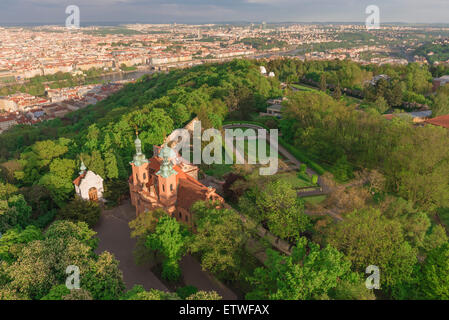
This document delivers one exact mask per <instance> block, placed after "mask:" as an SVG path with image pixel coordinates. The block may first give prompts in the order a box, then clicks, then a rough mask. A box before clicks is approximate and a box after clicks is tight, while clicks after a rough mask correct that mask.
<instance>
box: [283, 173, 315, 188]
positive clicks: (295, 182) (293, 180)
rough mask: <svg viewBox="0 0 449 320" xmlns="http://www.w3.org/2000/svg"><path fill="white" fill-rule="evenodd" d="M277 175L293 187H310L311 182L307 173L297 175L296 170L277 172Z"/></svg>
mask: <svg viewBox="0 0 449 320" xmlns="http://www.w3.org/2000/svg"><path fill="white" fill-rule="evenodd" d="M277 177H278V178H279V179H282V180H284V181H287V182H288V183H290V184H291V185H292V186H293V187H294V188H303V187H312V186H313V183H312V181H311V180H310V178H309V177H308V176H307V174H304V175H301V176H300V177H298V175H297V172H286V173H281V174H278V175H277Z"/></svg>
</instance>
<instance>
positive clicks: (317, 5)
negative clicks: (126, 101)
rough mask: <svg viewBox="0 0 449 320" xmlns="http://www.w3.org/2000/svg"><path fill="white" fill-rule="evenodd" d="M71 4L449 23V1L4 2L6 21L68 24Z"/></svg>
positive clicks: (128, 16) (134, 16) (234, 18)
mask: <svg viewBox="0 0 449 320" xmlns="http://www.w3.org/2000/svg"><path fill="white" fill-rule="evenodd" d="M68 5H77V6H78V7H79V8H80V13H81V24H82V25H83V24H88V23H90V22H142V23H174V22H176V23H220V22H221V23H222V22H261V21H266V22H267V23H269V22H363V21H365V18H366V17H367V14H365V8H366V7H367V6H368V5H377V6H378V7H379V9H380V22H381V23H382V22H385V23H386V22H408V23H449V0H0V25H4V24H11V23H14V24H22V23H45V24H63V23H64V22H65V20H66V18H67V15H66V13H65V9H66V7H67V6H68Z"/></svg>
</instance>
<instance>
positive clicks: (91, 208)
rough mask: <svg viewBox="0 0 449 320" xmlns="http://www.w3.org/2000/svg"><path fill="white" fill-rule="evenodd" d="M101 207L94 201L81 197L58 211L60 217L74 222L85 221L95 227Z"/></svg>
mask: <svg viewBox="0 0 449 320" xmlns="http://www.w3.org/2000/svg"><path fill="white" fill-rule="evenodd" d="M100 213H101V208H100V206H99V205H98V203H96V202H94V201H86V200H83V199H81V198H79V197H76V198H75V199H73V200H72V201H71V202H70V203H68V204H67V205H65V206H64V207H63V208H62V209H61V210H60V211H59V213H58V216H57V217H58V219H60V220H70V221H73V222H78V221H84V222H86V223H87V224H88V226H89V227H91V228H92V227H94V226H95V225H96V224H97V223H98V220H99V219H100Z"/></svg>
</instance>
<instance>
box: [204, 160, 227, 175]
mask: <svg viewBox="0 0 449 320" xmlns="http://www.w3.org/2000/svg"><path fill="white" fill-rule="evenodd" d="M203 171H204V173H205V174H207V175H208V176H213V177H215V178H218V179H222V178H223V176H224V175H225V174H227V173H229V172H232V164H215V163H213V164H210V165H204V168H203Z"/></svg>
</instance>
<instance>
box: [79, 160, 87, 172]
mask: <svg viewBox="0 0 449 320" xmlns="http://www.w3.org/2000/svg"><path fill="white" fill-rule="evenodd" d="M86 169H87V168H86V165H85V164H84V162H83V160H81V166H80V175H82V174H83V173H85V172H86Z"/></svg>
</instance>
